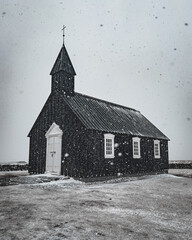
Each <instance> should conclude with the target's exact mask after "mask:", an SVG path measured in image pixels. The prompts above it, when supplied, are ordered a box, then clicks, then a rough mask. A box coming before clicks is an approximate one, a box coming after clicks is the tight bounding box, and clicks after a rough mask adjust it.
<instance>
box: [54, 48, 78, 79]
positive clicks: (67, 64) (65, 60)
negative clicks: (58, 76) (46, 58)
mask: <svg viewBox="0 0 192 240" xmlns="http://www.w3.org/2000/svg"><path fill="white" fill-rule="evenodd" d="M59 71H64V72H66V73H68V74H71V75H73V76H74V75H76V73H75V70H74V68H73V65H72V62H71V60H70V58H69V55H68V53H67V50H66V48H65V46H64V45H63V46H62V48H61V50H60V52H59V55H58V57H57V59H56V61H55V63H54V65H53V68H52V70H51V73H50V75H53V74H54V73H56V72H59Z"/></svg>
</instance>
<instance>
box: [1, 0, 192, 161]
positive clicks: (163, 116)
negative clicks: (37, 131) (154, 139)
mask: <svg viewBox="0 0 192 240" xmlns="http://www.w3.org/2000/svg"><path fill="white" fill-rule="evenodd" d="M0 10H1V12H0V14H1V15H0V36H1V37H0V128H1V129H0V132H1V133H0V136H1V138H0V162H6V161H7V162H9V161H21V160H24V161H28V151H29V149H28V148H29V146H28V145H29V144H28V143H29V139H28V138H27V134H28V132H29V131H30V128H31V127H32V125H33V123H34V121H35V120H36V118H37V116H38V114H39V112H40V110H41V109H42V107H43V105H44V103H45V101H46V99H47V97H48V95H49V93H50V86H51V85H50V84H51V78H50V75H49V73H50V71H51V68H52V66H53V64H54V61H55V59H56V57H57V55H58V53H59V51H60V48H61V46H62V31H61V29H62V25H63V24H64V25H66V26H67V28H66V38H65V43H66V48H67V50H68V53H69V56H70V58H71V60H72V63H73V66H74V68H75V70H76V73H77V76H76V82H75V90H76V91H77V92H80V93H84V94H87V95H90V96H94V97H97V98H101V99H104V100H108V101H112V102H115V103H118V104H121V105H125V106H128V107H131V108H135V109H137V110H139V111H141V113H142V114H143V115H144V116H146V117H147V118H148V119H149V120H150V121H151V122H152V123H153V124H155V125H156V126H157V127H158V128H159V129H160V130H161V131H162V132H163V133H164V134H165V135H166V136H168V137H169V138H170V140H171V141H170V142H169V156H170V160H177V159H179V160H180V159H181V160H189V159H192V151H191V147H192V144H191V142H192V140H191V135H192V1H191V0H167V1H163V0H162V1H161V0H159V1H155V0H154V1H151V0H113V1H111V0H97V1H95V0H87V1H86V0H66V1H65V0H59V1H56V0H54V1H53V0H30V1H29V0H18V1H14V0H12V1H8V0H0Z"/></svg>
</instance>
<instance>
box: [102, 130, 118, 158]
mask: <svg viewBox="0 0 192 240" xmlns="http://www.w3.org/2000/svg"><path fill="white" fill-rule="evenodd" d="M104 137H105V158H114V137H115V136H114V135H113V134H109V133H106V134H104Z"/></svg>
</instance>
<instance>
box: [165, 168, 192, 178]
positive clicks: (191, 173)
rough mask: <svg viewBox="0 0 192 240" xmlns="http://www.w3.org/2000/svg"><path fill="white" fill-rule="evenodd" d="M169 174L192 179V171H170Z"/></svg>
mask: <svg viewBox="0 0 192 240" xmlns="http://www.w3.org/2000/svg"><path fill="white" fill-rule="evenodd" d="M169 174H172V175H175V176H183V177H191V178H192V169H169Z"/></svg>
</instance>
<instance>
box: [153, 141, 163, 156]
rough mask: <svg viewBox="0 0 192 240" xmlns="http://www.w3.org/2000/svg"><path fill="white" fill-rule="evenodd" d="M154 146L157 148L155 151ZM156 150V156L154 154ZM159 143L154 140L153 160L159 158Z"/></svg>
mask: <svg viewBox="0 0 192 240" xmlns="http://www.w3.org/2000/svg"><path fill="white" fill-rule="evenodd" d="M155 145H156V146H157V149H155ZM156 150H157V154H156ZM160 157H161V156H160V141H159V140H154V158H160Z"/></svg>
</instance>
